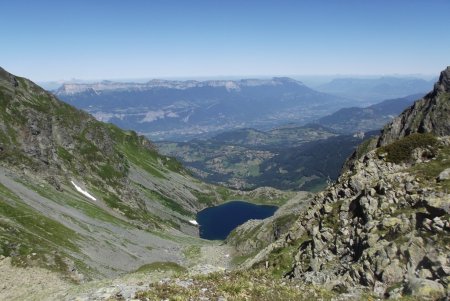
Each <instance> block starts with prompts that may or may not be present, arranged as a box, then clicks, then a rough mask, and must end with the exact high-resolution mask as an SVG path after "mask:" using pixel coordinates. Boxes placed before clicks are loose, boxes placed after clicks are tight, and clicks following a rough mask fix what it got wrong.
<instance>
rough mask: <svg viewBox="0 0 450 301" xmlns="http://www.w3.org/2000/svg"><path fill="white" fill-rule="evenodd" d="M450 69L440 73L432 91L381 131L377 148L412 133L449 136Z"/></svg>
mask: <svg viewBox="0 0 450 301" xmlns="http://www.w3.org/2000/svg"><path fill="white" fill-rule="evenodd" d="M449 114H450V67H447V69H445V70H444V71H442V72H441V75H440V77H439V81H438V82H437V83H436V84H435V85H434V89H433V91H431V92H430V93H428V94H427V95H426V96H425V97H424V98H422V99H420V100H419V101H416V102H415V103H414V105H413V106H411V107H410V108H408V109H407V110H406V111H404V112H403V113H402V114H401V115H400V116H398V117H397V118H395V119H394V120H393V122H391V123H389V124H388V125H387V126H386V127H385V128H384V130H383V133H382V134H381V137H380V139H379V141H378V146H382V145H386V144H389V143H391V142H393V141H395V140H397V139H399V138H400V137H404V136H407V135H410V134H412V133H432V134H435V135H438V136H445V135H450V118H449Z"/></svg>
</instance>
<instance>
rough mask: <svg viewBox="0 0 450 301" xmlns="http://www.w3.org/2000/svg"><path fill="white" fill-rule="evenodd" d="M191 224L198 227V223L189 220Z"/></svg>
mask: <svg viewBox="0 0 450 301" xmlns="http://www.w3.org/2000/svg"><path fill="white" fill-rule="evenodd" d="M189 223H191V224H193V225H194V226H198V223H197V221H196V220H193V219H191V220H189Z"/></svg>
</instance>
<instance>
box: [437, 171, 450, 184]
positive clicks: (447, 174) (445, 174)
mask: <svg viewBox="0 0 450 301" xmlns="http://www.w3.org/2000/svg"><path fill="white" fill-rule="evenodd" d="M437 180H438V181H439V182H441V181H445V180H450V168H447V169H445V170H444V171H442V172H441V173H440V174H439V176H438V177H437Z"/></svg>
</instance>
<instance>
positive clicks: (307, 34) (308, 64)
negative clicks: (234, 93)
mask: <svg viewBox="0 0 450 301" xmlns="http://www.w3.org/2000/svg"><path fill="white" fill-rule="evenodd" d="M0 16H1V26H0V36H1V41H2V42H1V44H0V66H2V67H3V68H5V69H7V70H8V71H10V72H13V73H15V74H18V75H22V76H26V77H28V78H31V79H32V80H35V81H45V80H58V79H66V80H67V79H71V78H78V79H105V78H109V79H114V78H140V77H145V78H150V77H158V78H164V77H173V76H178V77H190V76H192V77H204V76H220V75H225V76H229V75H234V76H246V75H325V74H435V75H437V74H438V72H439V71H440V70H442V69H443V68H444V67H445V66H447V65H450V32H449V28H450V27H449V24H450V23H449V20H450V1H449V0H335V1H332V0H329V1H325V0H322V1H320V0H311V1H302V0H293V1H283V0H274V1H264V0H259V1H253V0H240V1H234V0H227V1H222V0H204V1H200V0H179V1H175V0H134V1H132V0H130V1H125V0H108V1H106V0H96V1H94V0H92V1H85V0H77V1H60V0H59V1H56V0H55V1H48V0H42V1H31V0H30V1H2V2H1V3H0Z"/></svg>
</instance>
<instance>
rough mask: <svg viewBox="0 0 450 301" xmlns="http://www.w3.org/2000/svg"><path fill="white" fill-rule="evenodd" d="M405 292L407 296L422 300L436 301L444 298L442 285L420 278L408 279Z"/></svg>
mask: <svg viewBox="0 0 450 301" xmlns="http://www.w3.org/2000/svg"><path fill="white" fill-rule="evenodd" d="M405 291H406V293H407V294H409V295H412V296H414V297H416V298H417V297H418V298H423V299H424V300H425V299H428V300H436V299H439V298H444V297H445V289H444V286H443V285H442V284H440V283H438V282H436V281H432V280H428V279H422V278H410V279H408V283H407V285H406V288H405Z"/></svg>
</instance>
